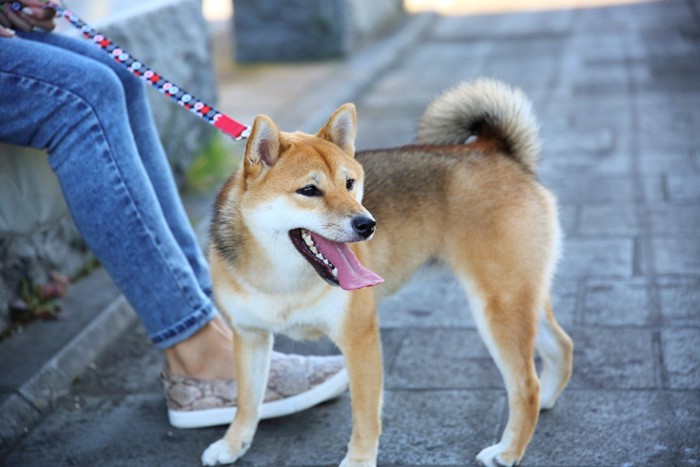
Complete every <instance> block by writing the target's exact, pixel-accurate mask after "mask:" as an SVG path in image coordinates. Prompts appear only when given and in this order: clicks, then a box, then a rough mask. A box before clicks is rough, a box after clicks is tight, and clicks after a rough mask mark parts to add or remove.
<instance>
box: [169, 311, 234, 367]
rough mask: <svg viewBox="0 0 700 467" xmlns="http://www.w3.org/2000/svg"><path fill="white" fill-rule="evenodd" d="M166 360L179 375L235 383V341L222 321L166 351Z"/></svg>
mask: <svg viewBox="0 0 700 467" xmlns="http://www.w3.org/2000/svg"><path fill="white" fill-rule="evenodd" d="M165 360H166V362H167V365H168V368H169V369H170V371H171V372H172V373H174V374H176V375H181V376H190V377H194V378H201V379H232V378H233V376H234V367H233V339H232V333H231V331H230V329H228V327H227V326H226V324H225V323H224V322H223V320H222V319H221V318H219V317H217V318H215V319H214V320H212V321H210V322H208V323H207V324H205V325H204V326H203V327H202V329H200V330H199V331H197V332H196V333H195V334H193V335H192V336H190V337H189V338H188V339H185V340H184V341H182V342H178V343H177V344H175V345H174V346H172V347H170V348H168V349H166V350H165Z"/></svg>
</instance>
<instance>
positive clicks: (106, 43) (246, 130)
mask: <svg viewBox="0 0 700 467" xmlns="http://www.w3.org/2000/svg"><path fill="white" fill-rule="evenodd" d="M11 7H12V9H15V10H16V11H17V9H22V8H23V6H22V4H21V3H20V2H12V4H11ZM46 7H47V8H53V9H54V10H55V11H56V14H57V15H58V16H62V17H64V18H65V19H66V20H68V21H69V22H70V23H71V24H72V25H73V26H75V28H76V29H78V30H79V31H80V32H81V33H82V35H83V36H84V37H85V38H87V39H90V40H91V41H92V42H93V43H94V44H95V45H97V46H98V47H100V48H101V49H102V50H104V51H105V52H106V53H108V54H109V55H110V56H111V57H112V58H113V59H114V60H115V61H116V62H117V63H121V64H122V65H124V66H125V67H126V68H127V69H128V70H129V71H130V72H131V73H132V74H133V75H135V76H137V77H139V78H140V79H142V80H143V81H146V82H147V83H149V84H150V85H151V86H153V87H154V88H156V89H157V90H158V91H159V92H160V93H161V94H163V95H165V96H167V97H170V98H171V99H172V100H174V101H175V102H177V103H178V104H179V105H180V106H182V107H184V108H185V109H187V110H189V111H190V112H192V113H193V114H195V115H197V116H198V117H200V118H202V119H204V120H205V121H206V122H208V123H209V124H211V125H214V126H215V127H216V128H218V129H219V130H221V131H223V132H224V133H226V134H227V135H229V136H231V137H232V138H233V139H234V140H236V141H239V140H241V139H245V138H247V137H248V136H249V135H250V127H249V126H247V125H244V124H242V123H240V122H237V121H236V120H234V119H232V118H231V117H229V116H227V115H226V114H224V113H222V112H220V111H218V110H216V109H215V108H214V107H213V106H211V105H209V104H207V103H206V102H204V101H202V100H201V99H198V98H197V97H195V96H193V95H192V94H190V93H189V92H187V91H185V90H184V89H182V88H181V87H179V86H177V85H176V84H175V83H173V82H172V81H169V80H168V79H166V78H164V77H163V76H162V75H161V74H159V73H157V72H156V71H155V70H153V69H151V68H149V67H148V66H147V65H146V64H145V63H143V62H141V61H139V60H137V59H136V58H135V57H133V56H132V55H131V54H130V53H129V52H127V51H126V50H124V49H122V48H121V47H119V46H118V45H117V44H115V43H114V42H112V41H111V40H110V39H109V38H107V37H105V36H104V35H103V34H100V33H99V32H98V31H96V30H95V29H93V28H92V27H90V26H89V25H88V24H87V23H85V22H84V21H83V20H82V19H80V17H79V16H78V15H76V14H75V13H73V12H72V11H70V10H68V9H66V8H65V7H64V6H63V5H56V4H54V3H47V4H46Z"/></svg>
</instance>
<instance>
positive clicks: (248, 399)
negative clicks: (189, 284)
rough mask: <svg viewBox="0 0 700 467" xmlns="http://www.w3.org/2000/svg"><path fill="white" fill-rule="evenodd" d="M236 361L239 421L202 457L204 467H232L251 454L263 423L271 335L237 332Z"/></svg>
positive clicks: (264, 332)
mask: <svg viewBox="0 0 700 467" xmlns="http://www.w3.org/2000/svg"><path fill="white" fill-rule="evenodd" d="M233 349H234V353H235V355H234V358H235V361H236V382H237V385H238V407H237V410H236V417H235V418H234V420H233V423H232V424H231V426H229V428H228V430H226V434H225V435H224V437H223V438H222V439H220V440H219V441H217V442H215V443H213V444H211V445H210V446H209V447H208V448H207V449H206V451H204V454H202V464H203V465H217V464H231V463H233V462H236V460H238V459H239V458H240V457H241V456H243V454H245V453H246V451H248V448H249V447H250V445H251V443H252V442H253V436H254V435H255V430H256V429H257V427H258V422H259V421H260V405H261V404H262V401H263V398H264V396H265V388H266V387H267V377H268V373H269V370H270V356H271V354H272V334H270V333H269V332H267V331H257V330H256V331H249V330H246V331H243V332H238V331H236V330H234V338H233Z"/></svg>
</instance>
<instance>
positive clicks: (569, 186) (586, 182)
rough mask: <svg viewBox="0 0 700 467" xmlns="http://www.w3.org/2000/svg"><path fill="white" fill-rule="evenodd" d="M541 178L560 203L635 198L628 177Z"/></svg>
mask: <svg viewBox="0 0 700 467" xmlns="http://www.w3.org/2000/svg"><path fill="white" fill-rule="evenodd" d="M543 180H544V181H545V184H546V185H547V186H548V187H549V188H550V189H551V190H552V191H553V192H554V194H555V195H556V196H557V198H558V199H559V202H560V203H575V202H585V203H590V204H594V203H597V204H601V203H612V202H632V201H634V200H635V198H636V194H635V189H634V182H633V181H632V180H630V178H629V177H622V176H620V177H599V176H595V177H593V176H591V177H587V176H574V175H571V176H568V177H567V176H561V175H560V176H558V177H555V176H547V177H546V178H545V177H544V176H543Z"/></svg>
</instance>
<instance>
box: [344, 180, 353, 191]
mask: <svg viewBox="0 0 700 467" xmlns="http://www.w3.org/2000/svg"><path fill="white" fill-rule="evenodd" d="M354 186H355V180H353V179H352V178H348V181H347V182H345V188H347V189H348V191H350V190H352V189H353V187H354Z"/></svg>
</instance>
